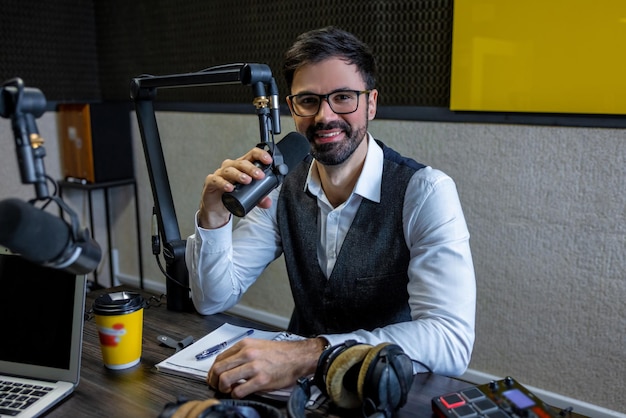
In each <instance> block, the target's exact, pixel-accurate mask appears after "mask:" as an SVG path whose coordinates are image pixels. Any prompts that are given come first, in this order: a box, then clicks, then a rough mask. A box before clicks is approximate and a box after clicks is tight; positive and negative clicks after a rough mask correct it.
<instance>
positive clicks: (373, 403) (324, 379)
mask: <svg viewBox="0 0 626 418" xmlns="http://www.w3.org/2000/svg"><path fill="white" fill-rule="evenodd" d="M412 383H413V363H412V361H411V359H410V358H409V356H407V355H406V354H405V353H404V351H403V350H402V348H400V347H399V346H397V345H395V344H390V343H382V344H378V345H376V346H371V345H369V344H361V343H357V342H356V341H354V340H348V341H345V342H344V343H342V344H339V345H336V346H333V347H330V348H328V349H326V350H324V352H323V353H322V355H321V356H320V358H319V360H318V363H317V369H316V371H315V375H314V376H313V378H312V379H309V378H301V379H299V380H298V384H297V385H296V387H295V388H294V390H293V392H292V394H291V396H290V397H289V401H288V403H287V412H288V415H289V417H290V418H304V417H305V408H306V404H307V402H308V401H309V398H310V396H311V386H312V385H315V386H316V387H318V388H319V389H320V391H321V392H322V393H323V394H324V395H326V396H328V397H329V398H330V400H331V401H332V402H333V403H334V404H335V405H336V406H338V407H340V408H344V409H355V408H359V407H360V408H361V412H362V413H363V416H364V417H380V418H390V417H391V416H393V414H394V412H395V411H397V410H398V409H399V408H400V407H402V406H403V405H404V404H405V403H406V400H407V394H408V392H409V389H410V388H411V384H412Z"/></svg>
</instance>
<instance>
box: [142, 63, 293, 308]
mask: <svg viewBox="0 0 626 418" xmlns="http://www.w3.org/2000/svg"><path fill="white" fill-rule="evenodd" d="M229 84H242V85H245V86H251V87H252V92H253V97H254V99H253V102H252V104H253V106H254V108H255V111H256V114H257V116H258V119H259V135H260V142H259V144H258V146H261V147H264V146H268V147H269V149H270V150H271V151H272V152H273V153H276V154H272V155H273V159H274V163H272V170H276V172H277V173H280V172H282V170H283V167H282V164H283V163H282V161H283V157H282V155H281V154H280V151H279V150H278V147H276V146H274V134H279V133H280V106H279V101H278V86H277V84H276V81H275V79H274V77H273V76H272V71H271V70H270V68H269V66H267V65H265V64H246V63H235V64H226V65H219V66H215V67H210V68H207V69H205V70H201V71H198V72H194V73H184V74H170V75H160V76H155V75H141V76H138V77H135V78H133V79H132V80H131V83H130V97H131V99H132V100H133V101H134V103H135V112H136V116H137V120H138V123H139V131H140V134H141V139H142V144H143V149H144V154H145V158H146V163H147V167H148V175H149V178H150V185H151V187H152V195H153V198H154V201H155V212H156V215H157V224H158V229H159V231H160V233H161V240H162V242H163V248H164V251H163V255H164V258H165V262H166V272H167V280H166V288H167V307H168V309H170V310H174V311H188V310H192V304H191V300H190V299H189V289H188V286H189V274H188V272H187V267H186V265H185V262H184V256H185V245H186V241H185V240H183V239H182V238H181V236H180V229H179V226H178V221H177V218H176V211H175V209H174V201H173V197H172V191H171V188H170V183H169V178H168V175H167V168H166V165H165V158H164V156H163V148H162V146H161V139H160V137H159V131H158V125H157V121H156V117H155V112H154V105H153V101H154V99H155V98H156V94H157V89H159V88H179V87H192V86H218V85H229ZM170 278H171V279H174V280H170ZM181 284H183V286H181Z"/></svg>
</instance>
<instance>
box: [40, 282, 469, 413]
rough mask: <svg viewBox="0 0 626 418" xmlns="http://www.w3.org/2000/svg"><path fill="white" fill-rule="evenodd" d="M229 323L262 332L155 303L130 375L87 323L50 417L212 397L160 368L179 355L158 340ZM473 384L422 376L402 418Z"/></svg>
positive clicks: (139, 409) (151, 408)
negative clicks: (66, 391)
mask: <svg viewBox="0 0 626 418" xmlns="http://www.w3.org/2000/svg"><path fill="white" fill-rule="evenodd" d="M109 290H110V289H109ZM105 291H106V290H100V291H95V292H92V293H90V294H89V296H88V298H87V310H90V309H91V306H92V303H93V300H94V298H95V297H96V296H97V295H98V294H100V293H102V292H105ZM142 294H144V297H146V298H149V297H150V294H148V293H143V292H142ZM163 302H165V300H163ZM151 303H152V302H151ZM224 322H229V323H232V324H234V325H240V326H252V327H257V328H259V325H258V324H256V323H254V322H251V321H249V320H245V319H242V318H238V317H235V316H231V315H227V314H217V315H210V316H201V315H198V314H196V313H190V312H189V313H187V312H172V311H169V310H167V307H166V305H165V303H163V304H162V305H160V306H155V305H152V306H150V307H148V308H147V309H145V311H144V332H143V351H142V357H141V362H140V364H139V365H137V366H135V367H133V368H131V369H128V370H126V371H112V370H108V369H106V368H105V367H104V366H103V364H102V356H101V353H100V346H99V343H98V333H97V330H96V324H95V322H94V321H93V320H90V321H87V322H86V323H85V331H84V337H83V339H84V341H83V355H82V367H81V380H80V383H79V385H78V387H77V388H76V390H75V392H74V393H73V394H72V395H71V396H70V397H69V398H68V399H66V400H65V401H63V402H62V403H61V404H59V405H58V406H57V407H56V408H54V409H53V410H52V411H50V413H49V414H48V417H67V416H79V417H133V418H140V417H151V418H156V417H157V416H158V415H159V413H160V412H161V411H162V409H163V407H164V405H165V404H166V403H168V402H173V401H175V400H176V398H177V397H178V396H181V395H182V396H185V397H186V398H188V399H205V398H207V397H211V396H212V394H213V392H212V391H211V389H209V387H208V386H207V385H206V384H205V383H204V382H199V381H192V380H187V379H183V378H180V377H175V376H170V375H167V374H164V373H162V372H159V371H157V370H156V368H155V364H157V363H159V362H161V361H162V360H164V359H165V358H167V357H169V356H170V355H172V354H173V353H174V350H173V349H171V348H168V347H166V346H163V345H161V344H159V342H158V341H157V336H158V335H161V334H164V335H168V336H170V337H173V338H176V339H177V340H181V339H183V338H185V337H186V336H188V335H192V336H193V337H194V338H195V339H196V340H197V339H199V338H201V337H202V336H204V335H205V334H207V333H208V332H210V331H212V330H214V329H216V328H217V327H219V326H220V325H221V324H223V323H224ZM468 386H470V385H469V384H468V383H466V382H463V381H460V380H456V379H451V378H447V377H443V376H438V375H430V374H418V375H417V376H416V378H415V380H414V383H413V386H412V388H411V392H410V394H409V397H408V401H407V404H406V405H405V406H404V407H403V408H402V409H401V410H400V411H399V413H398V417H400V418H402V417H431V416H432V410H431V406H430V401H431V399H432V398H433V397H435V396H438V395H441V394H444V393H448V392H454V391H456V390H459V389H463V388H465V387H468Z"/></svg>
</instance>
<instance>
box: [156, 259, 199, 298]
mask: <svg viewBox="0 0 626 418" xmlns="http://www.w3.org/2000/svg"><path fill="white" fill-rule="evenodd" d="M155 256H156V260H157V264H158V266H159V269H161V272H162V273H163V275H164V276H165V278H166V279H168V280H171V281H173V282H174V283H176V284H177V285H178V286H180V287H182V288H183V289H186V290H191V289H190V288H189V287H187V286H185V285H184V284H182V283H181V282H179V281H178V280H176V279H175V278H173V277H172V276H170V275H169V274H168V273H167V271H165V269H164V268H163V265H162V264H161V259H160V258H159V255H158V254H156V255H155Z"/></svg>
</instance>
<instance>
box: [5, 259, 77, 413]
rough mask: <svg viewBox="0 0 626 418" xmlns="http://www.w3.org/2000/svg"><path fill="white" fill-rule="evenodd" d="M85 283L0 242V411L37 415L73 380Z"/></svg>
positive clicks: (67, 391)
mask: <svg viewBox="0 0 626 418" xmlns="http://www.w3.org/2000/svg"><path fill="white" fill-rule="evenodd" d="M85 284H86V277H85V276H84V275H81V276H75V275H73V274H70V273H66V272H64V271H61V270H55V269H51V268H47V267H43V266H40V265H36V264H34V263H31V262H29V261H27V260H25V259H23V258H22V257H20V256H18V255H14V254H11V252H10V251H9V250H7V249H6V248H4V247H0V318H1V325H0V335H1V338H0V417H9V416H10V417H18V418H26V417H36V416H39V415H41V414H43V413H44V412H46V411H48V410H49V409H50V408H51V407H52V406H53V405H55V404H57V403H58V402H60V401H61V400H62V399H64V398H66V397H67V396H69V395H70V394H71V393H72V392H73V391H74V389H75V388H76V386H77V385H78V380H79V377H80V358H81V352H82V340H83V325H84V310H85Z"/></svg>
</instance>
